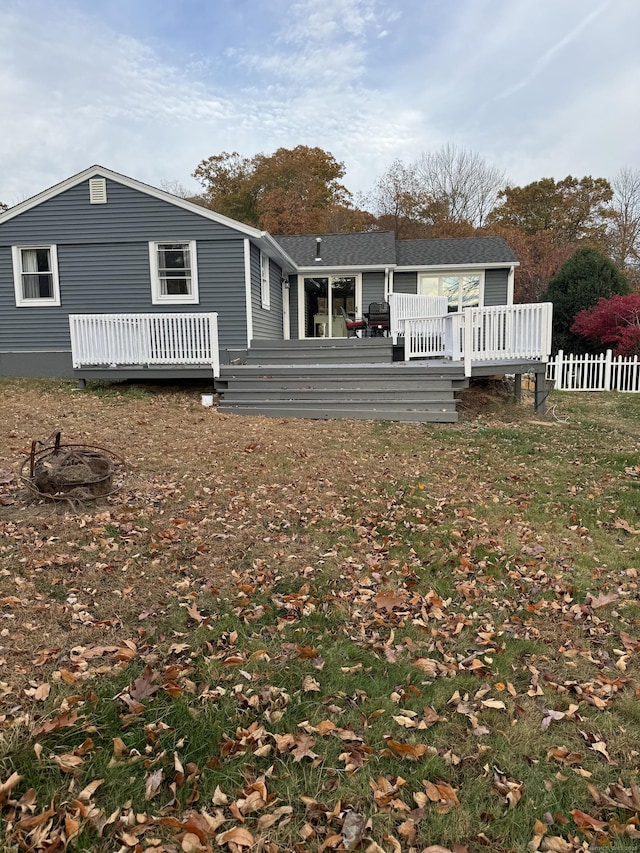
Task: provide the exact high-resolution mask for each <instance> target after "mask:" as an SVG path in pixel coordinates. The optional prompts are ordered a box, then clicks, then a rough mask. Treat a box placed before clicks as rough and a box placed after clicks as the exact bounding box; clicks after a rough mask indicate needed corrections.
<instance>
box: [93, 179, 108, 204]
mask: <svg viewBox="0 0 640 853" xmlns="http://www.w3.org/2000/svg"><path fill="white" fill-rule="evenodd" d="M89 202H90V203H91V204H106V203H107V181H106V178H89Z"/></svg>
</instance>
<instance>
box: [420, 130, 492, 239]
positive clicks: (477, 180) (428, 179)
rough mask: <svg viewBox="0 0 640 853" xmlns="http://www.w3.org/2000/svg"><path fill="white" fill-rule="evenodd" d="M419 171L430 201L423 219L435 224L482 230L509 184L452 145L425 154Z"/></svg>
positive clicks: (472, 153)
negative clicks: (502, 191)
mask: <svg viewBox="0 0 640 853" xmlns="http://www.w3.org/2000/svg"><path fill="white" fill-rule="evenodd" d="M415 169H416V175H417V178H418V180H419V182H420V185H421V187H422V190H423V193H424V194H425V196H426V198H427V205H426V207H425V210H424V211H423V216H424V218H425V219H427V220H431V222H432V223H433V224H439V223H441V222H443V221H448V222H457V223H459V222H467V223H470V224H471V225H473V226H475V227H476V228H480V227H481V226H482V225H484V222H485V219H486V217H487V215H488V213H489V212H490V211H491V210H492V209H493V208H494V207H495V205H496V202H497V200H498V193H499V192H500V190H502V189H503V188H504V187H505V185H506V180H505V176H504V172H501V171H500V170H499V169H497V168H496V167H495V166H491V165H490V164H489V163H487V162H486V160H484V158H483V157H481V156H480V154H477V153H476V152H475V151H469V150H468V149H466V148H458V147H457V146H456V145H454V144H452V143H447V144H446V145H444V146H443V147H442V148H440V149H439V150H438V151H435V152H433V153H432V152H427V153H424V154H423V155H422V156H421V157H420V158H419V159H418V161H417V162H416V164H415Z"/></svg>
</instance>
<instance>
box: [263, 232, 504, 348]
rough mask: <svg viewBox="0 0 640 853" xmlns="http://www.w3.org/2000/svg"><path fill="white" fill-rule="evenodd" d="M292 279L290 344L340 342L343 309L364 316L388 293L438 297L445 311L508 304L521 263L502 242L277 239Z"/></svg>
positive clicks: (376, 236) (363, 236)
mask: <svg viewBox="0 0 640 853" xmlns="http://www.w3.org/2000/svg"><path fill="white" fill-rule="evenodd" d="M276 239H277V240H278V242H279V243H280V245H281V246H282V248H283V249H284V250H285V251H286V252H287V254H288V255H289V256H290V257H291V258H293V260H294V261H295V262H296V264H297V267H298V269H297V274H295V275H292V276H291V277H290V291H289V292H290V296H289V313H290V322H291V330H292V333H291V336H292V337H294V338H313V337H327V336H328V337H333V338H339V337H345V336H346V329H345V327H344V322H343V319H342V317H343V314H342V309H343V308H344V310H345V311H346V312H347V313H354V314H356V315H358V316H361V315H362V313H366V311H367V308H368V306H369V304H370V303H372V302H381V301H386V300H388V298H389V295H390V294H391V293H405V294H416V295H424V296H443V297H446V299H447V304H448V308H449V311H462V310H463V309H464V308H474V307H481V308H483V307H486V306H491V305H511V304H512V303H513V280H514V271H515V267H516V266H518V261H517V259H516V257H515V255H514V254H513V252H512V251H511V249H510V248H509V247H508V246H507V244H506V243H505V242H504V240H502V239H501V238H500V237H470V238H451V239H439V240H396V239H395V238H394V235H393V234H392V233H391V232H380V231H371V232H366V233H360V234H324V235H321V236H318V237H316V236H311V235H302V236H293V237H278V238H276Z"/></svg>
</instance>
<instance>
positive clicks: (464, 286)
mask: <svg viewBox="0 0 640 853" xmlns="http://www.w3.org/2000/svg"><path fill="white" fill-rule="evenodd" d="M418 294H419V295H421V296H446V297H447V303H448V305H449V311H462V309H463V308H477V307H479V306H481V305H482V304H483V295H484V272H483V271H480V272H450V273H449V272H448V273H427V274H425V275H420V276H418Z"/></svg>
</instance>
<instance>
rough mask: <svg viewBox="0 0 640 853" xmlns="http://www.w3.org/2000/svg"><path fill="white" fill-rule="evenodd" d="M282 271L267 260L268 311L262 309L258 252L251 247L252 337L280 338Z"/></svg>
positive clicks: (254, 247) (256, 248)
mask: <svg viewBox="0 0 640 853" xmlns="http://www.w3.org/2000/svg"><path fill="white" fill-rule="evenodd" d="M281 282H282V270H281V268H280V267H279V266H278V265H277V264H276V263H275V262H274V261H273V260H271V259H270V260H269V286H270V300H269V302H270V305H271V307H270V309H269V310H266V309H264V308H263V307H262V300H261V290H262V287H261V280H260V250H259V249H258V247H257V246H254V245H253V244H252V245H251V310H252V315H253V337H254V339H255V340H258V339H264V338H276V339H281V338H282V286H281Z"/></svg>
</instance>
